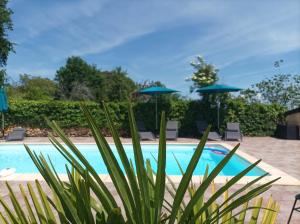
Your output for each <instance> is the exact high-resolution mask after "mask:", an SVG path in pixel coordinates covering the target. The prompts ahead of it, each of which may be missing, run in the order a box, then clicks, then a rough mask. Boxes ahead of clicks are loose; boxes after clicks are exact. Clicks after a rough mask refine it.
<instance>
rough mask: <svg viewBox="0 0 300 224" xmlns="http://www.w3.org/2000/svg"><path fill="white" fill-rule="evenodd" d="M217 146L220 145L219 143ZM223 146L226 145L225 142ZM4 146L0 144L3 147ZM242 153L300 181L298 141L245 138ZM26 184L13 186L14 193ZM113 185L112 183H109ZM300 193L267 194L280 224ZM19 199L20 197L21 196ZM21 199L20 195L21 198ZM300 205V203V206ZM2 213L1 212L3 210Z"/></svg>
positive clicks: (0, 189)
mask: <svg viewBox="0 0 300 224" xmlns="http://www.w3.org/2000/svg"><path fill="white" fill-rule="evenodd" d="M107 139H108V141H109V142H113V141H112V139H111V138H107ZM72 140H73V141H74V142H76V143H93V142H94V141H93V139H92V138H86V137H82V138H72ZM198 141H199V140H198V139H190V138H179V139H178V140H177V141H170V143H197V142H198ZM47 142H49V141H48V139H47V138H26V139H25V140H24V142H14V143H25V144H26V143H27V144H28V143H47ZM122 142H124V143H130V142H131V139H128V138H123V139H122ZM147 143H155V141H147ZM216 143H217V142H216ZM222 143H224V142H222ZM225 143H226V144H229V145H231V146H235V145H236V144H237V143H238V142H230V141H227V142H225ZM0 144H1V143H0ZM240 150H241V151H242V152H245V153H247V154H249V155H250V156H253V157H255V158H257V159H260V158H261V159H262V160H263V161H264V162H266V163H268V164H270V165H271V166H274V167H275V168H278V169H280V170H282V171H284V172H286V173H288V174H289V175H291V176H292V177H294V178H296V179H298V180H300V141H299V140H280V139H276V138H271V137H245V138H244V140H243V142H241V146H240ZM20 183H22V184H24V183H25V182H24V181H13V182H11V184H12V186H13V188H14V189H17V188H18V185H19V184H20ZM108 184H111V183H108ZM236 187H238V186H236ZM297 193H300V186H299V185H298V186H295V185H275V186H273V187H272V188H271V190H270V191H269V192H267V193H265V196H268V195H272V196H273V198H274V199H275V200H277V201H278V202H279V203H280V206H281V209H280V214H279V217H278V223H286V222H287V219H288V216H289V213H290V210H291V207H292V204H293V201H294V196H295V195H296V194H297ZM0 194H1V195H2V196H4V198H8V192H7V189H6V187H5V184H4V182H1V181H0ZM18 195H19V194H18ZM19 196H20V197H21V195H19ZM299 204H300V203H299ZM0 210H1V208H0ZM291 223H294V224H299V223H300V213H296V212H295V213H294V215H293V219H292V222H291Z"/></svg>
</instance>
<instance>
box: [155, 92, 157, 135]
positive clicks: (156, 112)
mask: <svg viewBox="0 0 300 224" xmlns="http://www.w3.org/2000/svg"><path fill="white" fill-rule="evenodd" d="M155 130H156V131H157V94H155Z"/></svg>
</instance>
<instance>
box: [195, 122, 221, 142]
mask: <svg viewBox="0 0 300 224" xmlns="http://www.w3.org/2000/svg"><path fill="white" fill-rule="evenodd" d="M196 125H197V129H198V131H199V133H200V134H201V135H203V134H204V132H205V130H206V129H207V127H208V124H207V123H206V122H205V121H196ZM207 139H208V140H214V141H218V140H221V136H220V134H219V133H218V132H216V131H210V132H209V133H208V136H207Z"/></svg>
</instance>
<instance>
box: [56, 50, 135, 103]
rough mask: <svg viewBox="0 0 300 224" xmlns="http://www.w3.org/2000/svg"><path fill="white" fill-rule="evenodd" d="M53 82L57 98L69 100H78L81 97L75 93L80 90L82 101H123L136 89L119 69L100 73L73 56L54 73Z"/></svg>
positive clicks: (92, 66)
mask: <svg viewBox="0 0 300 224" xmlns="http://www.w3.org/2000/svg"><path fill="white" fill-rule="evenodd" d="M55 80H56V81H57V82H58V85H59V98H62V99H69V100H75V99H77V100H80V98H81V97H79V95H78V93H76V91H79V90H80V91H81V93H84V95H85V96H84V97H82V99H91V100H92V99H94V100H95V101H97V102H101V101H103V100H105V101H123V100H126V99H127V98H128V97H129V96H130V93H131V92H133V91H134V90H135V87H136V86H135V83H134V82H133V81H132V79H130V78H129V77H128V74H127V72H126V71H123V70H122V68H121V67H117V68H115V69H114V70H112V71H101V70H100V69H98V68H97V67H96V66H95V65H90V64H88V63H87V62H85V61H84V60H83V59H82V58H80V57H74V56H73V57H70V58H68V59H67V63H66V65H65V66H63V67H61V68H60V69H59V70H58V71H57V72H56V76H55ZM75 87H76V88H77V89H74V88H75ZM78 88H79V89H78ZM82 91H83V92H82Z"/></svg>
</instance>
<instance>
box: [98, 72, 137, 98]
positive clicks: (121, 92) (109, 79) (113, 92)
mask: <svg viewBox="0 0 300 224" xmlns="http://www.w3.org/2000/svg"><path fill="white" fill-rule="evenodd" d="M102 74H103V77H104V82H103V90H105V96H104V97H105V99H104V100H110V101H124V100H127V99H128V98H129V96H130V95H131V93H132V92H133V91H134V90H135V89H136V85H135V83H134V82H133V80H132V79H130V78H129V77H128V74H127V71H124V70H122V68H121V67H116V68H115V69H114V70H112V71H111V72H103V73H102Z"/></svg>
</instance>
